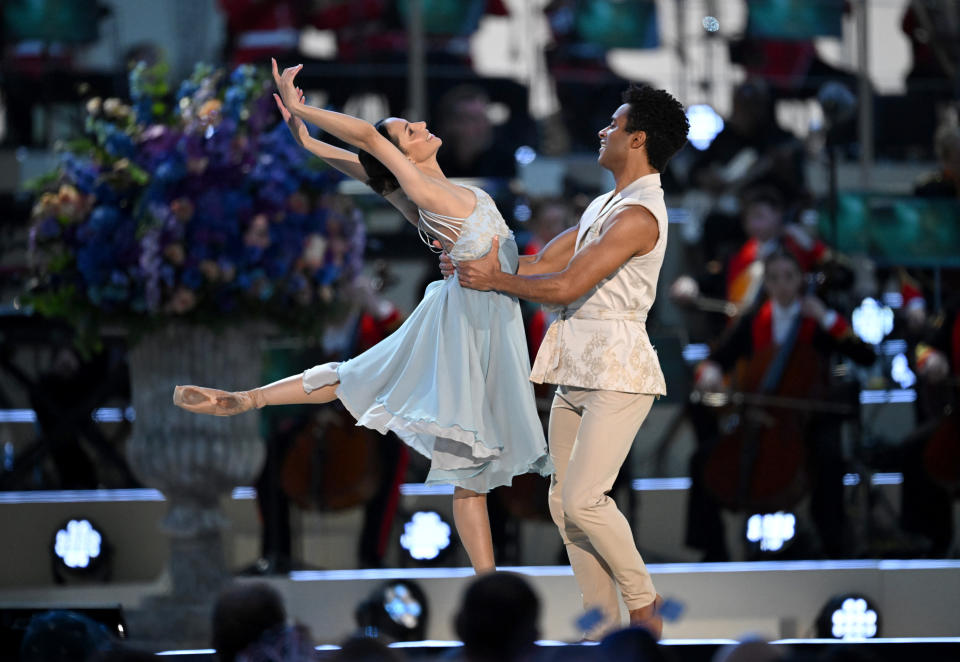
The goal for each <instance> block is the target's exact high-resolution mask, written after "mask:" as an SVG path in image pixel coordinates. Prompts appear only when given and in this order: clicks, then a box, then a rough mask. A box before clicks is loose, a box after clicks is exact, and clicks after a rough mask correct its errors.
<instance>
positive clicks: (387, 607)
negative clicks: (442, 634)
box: [354, 580, 428, 641]
mask: <svg viewBox="0 0 960 662" xmlns="http://www.w3.org/2000/svg"><path fill="white" fill-rule="evenodd" d="M354 616H355V617H356V620H357V625H358V626H359V627H360V628H361V630H363V632H364V633H365V634H366V635H368V636H383V637H386V638H389V639H393V640H396V641H420V640H422V639H423V638H424V634H425V633H426V631H427V616H428V609H427V596H426V594H425V593H424V592H423V590H422V589H421V588H420V587H419V586H417V585H416V584H415V583H413V582H412V581H409V580H398V581H391V582H387V583H385V584H382V585H381V586H380V587H378V588H377V589H376V590H375V591H373V593H371V594H370V596H369V597H368V598H367V599H366V600H364V601H363V602H361V603H360V604H359V605H358V606H357V609H356V611H355V612H354Z"/></svg>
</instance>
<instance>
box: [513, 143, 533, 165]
mask: <svg viewBox="0 0 960 662" xmlns="http://www.w3.org/2000/svg"><path fill="white" fill-rule="evenodd" d="M513 158H514V159H516V161H517V163H519V164H520V165H530V164H531V163H533V162H534V161H535V160H536V158H537V152H536V150H534V149H533V147H529V146H527V145H520V147H517V149H516V151H514V153H513Z"/></svg>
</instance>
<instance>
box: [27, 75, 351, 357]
mask: <svg viewBox="0 0 960 662" xmlns="http://www.w3.org/2000/svg"><path fill="white" fill-rule="evenodd" d="M166 73H167V71H166V67H165V66H164V65H158V66H155V67H152V68H147V67H146V66H145V65H143V64H141V65H138V66H137V67H136V68H134V69H133V70H132V72H131V74H130V97H131V98H130V103H129V104H127V103H123V102H121V101H120V100H118V99H106V100H103V101H102V100H100V99H98V98H95V99H91V100H90V101H89V102H88V103H87V107H86V109H87V117H86V127H85V128H86V131H85V136H83V137H82V138H79V139H77V140H74V141H72V142H70V143H68V144H67V145H65V146H64V148H63V149H62V152H61V155H60V161H59V165H58V167H57V168H56V169H55V170H54V171H53V172H51V173H49V174H48V175H46V176H44V177H42V178H41V179H40V180H38V181H37V182H36V183H35V184H34V186H35V187H36V189H37V192H38V197H37V200H36V203H35V205H34V208H33V211H32V220H31V231H30V255H31V262H32V267H33V269H34V278H33V279H32V280H31V286H30V288H29V292H28V294H27V296H26V297H25V301H26V303H29V304H30V305H32V306H33V308H34V310H35V311H36V312H38V313H40V314H42V315H45V316H55V317H63V318H67V319H68V320H70V321H71V322H72V323H73V324H74V325H75V326H76V327H77V329H78V331H79V332H80V335H81V338H83V339H86V341H88V342H89V341H91V340H92V341H93V342H94V343H96V342H97V338H98V333H99V331H100V329H101V327H102V326H103V325H105V324H122V325H123V326H125V327H126V328H128V329H133V330H137V329H145V328H149V327H150V325H157V324H163V323H167V322H169V321H170V320H172V319H182V320H184V321H190V322H197V323H204V324H217V323H222V322H224V321H235V320H236V319H237V317H238V316H246V317H249V318H252V319H264V318H265V319H268V320H270V321H272V322H276V323H278V324H280V325H284V326H287V327H290V326H293V327H295V328H297V329H298V330H301V331H308V330H310V329H311V328H312V329H317V328H319V327H320V326H322V324H323V323H324V321H325V320H327V319H329V318H330V315H331V314H333V313H335V312H336V311H337V309H338V304H340V303H343V302H344V300H345V299H347V298H348V296H349V295H348V294H347V292H348V289H349V287H348V285H349V283H351V282H352V280H353V277H354V276H355V275H356V274H358V273H359V269H360V266H361V260H362V252H363V245H364V226H363V223H362V221H361V219H360V218H359V212H356V211H355V210H353V209H352V207H351V206H350V205H348V204H344V203H343V202H342V200H341V199H340V198H339V197H338V196H336V195H334V194H333V193H332V191H333V186H334V185H335V183H336V182H337V180H338V179H339V174H338V173H336V172H335V171H333V170H332V169H329V168H327V167H326V166H325V164H323V163H322V162H321V161H319V160H318V159H316V158H314V157H312V156H311V155H309V154H308V153H307V152H306V151H305V150H303V149H301V148H300V147H299V146H298V145H297V144H296V143H295V142H294V140H293V138H292V137H291V136H290V134H289V131H288V130H287V127H286V126H285V125H284V123H283V122H282V121H279V120H280V117H279V114H278V113H277V111H276V106H275V105H274V102H273V100H272V98H271V96H270V93H271V84H272V81H270V79H269V77H268V76H267V75H266V72H260V71H258V70H257V69H255V68H254V67H252V66H250V65H244V66H240V67H238V68H237V69H235V70H234V71H233V72H232V73H230V74H229V76H228V75H226V73H225V72H223V71H222V70H215V69H213V68H212V67H209V66H203V65H201V66H198V67H197V69H196V70H195V72H194V73H193V75H192V76H191V77H190V78H189V79H187V80H185V81H184V82H183V83H182V84H181V85H180V87H179V90H178V91H177V92H176V94H173V93H172V91H171V88H170V87H169V85H168V83H167V82H166ZM81 344H82V343H81Z"/></svg>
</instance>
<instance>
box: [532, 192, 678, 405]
mask: <svg viewBox="0 0 960 662" xmlns="http://www.w3.org/2000/svg"><path fill="white" fill-rule="evenodd" d="M611 193H612V192H611ZM611 193H607V194H604V195H601V196H600V197H598V198H596V199H595V200H594V201H593V202H591V203H590V206H589V207H587V209H586V211H584V213H583V216H582V218H581V220H580V230H579V232H578V234H577V244H576V251H577V252H579V251H581V250H583V248H584V247H585V246H588V245H589V244H590V243H591V242H594V241H596V240H597V237H598V236H599V234H600V230H601V229H602V227H603V223H604V221H605V220H606V219H608V218H609V217H610V216H611V214H613V213H614V212H615V211H617V210H619V209H622V208H623V207H625V206H628V205H642V206H643V207H645V208H646V209H647V210H648V211H649V212H650V213H651V214H653V216H654V218H656V219H657V226H658V227H659V229H660V236H659V237H658V238H657V243H656V244H655V245H654V247H653V250H651V251H650V252H649V253H647V254H645V255H641V256H639V257H633V258H630V259H629V260H627V261H626V262H625V263H624V264H622V265H621V266H620V267H619V268H618V269H617V270H616V271H614V272H613V273H612V274H610V276H608V277H607V278H604V279H603V280H601V281H600V282H599V283H598V284H597V285H596V286H595V287H594V288H593V289H591V290H590V291H589V292H587V293H586V294H585V295H583V296H582V297H580V298H579V299H578V300H576V301H574V302H573V303H571V304H569V305H568V306H566V307H564V308H562V309H560V310H559V317H558V319H557V320H556V321H555V322H554V323H553V324H551V325H550V328H549V329H548V330H547V335H546V336H545V337H544V339H543V343H542V344H541V345H540V351H539V352H538V353H537V358H536V361H535V362H534V365H533V371H532V372H531V374H530V381H533V382H536V383H548V384H564V385H567V386H579V387H581V388H592V389H603V390H607V391H621V392H625V393H644V394H650V395H666V393H667V386H666V383H665V382H664V379H663V371H661V369H660V362H659V360H658V359H657V352H656V350H654V348H653V346H652V345H651V344H650V339H649V338H648V337H647V328H646V320H647V311H649V310H650V306H652V305H653V300H654V298H655V297H656V292H657V279H658V278H659V276H660V266H661V265H662V264H663V255H664V251H665V249H666V245H667V207H666V205H665V204H664V202H663V189H662V188H660V175H659V174H653V175H646V176H644V177H641V178H639V179H637V180H635V181H634V182H632V183H631V184H630V185H629V186H627V187H626V188H624V189H623V191H621V192H620V193H619V194H617V195H611Z"/></svg>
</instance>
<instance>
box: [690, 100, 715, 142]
mask: <svg viewBox="0 0 960 662" xmlns="http://www.w3.org/2000/svg"><path fill="white" fill-rule="evenodd" d="M687 121H689V122H690V131H689V132H687V140H689V141H690V144H691V145H693V146H694V147H696V148H697V149H699V150H700V151H703V150H705V149H706V148H707V147H709V146H710V143H712V142H713V139H714V138H716V137H717V134H718V133H720V132H721V131H723V118H722V117H720V115H719V114H718V113H717V111H715V110H714V109H713V108H711V107H710V106H708V105H707V104H705V103H699V104H694V105H692V106H690V107H689V108H687Z"/></svg>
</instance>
